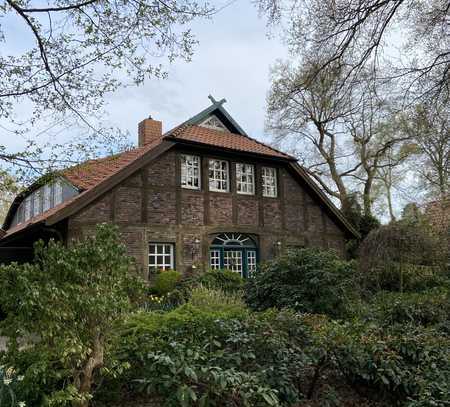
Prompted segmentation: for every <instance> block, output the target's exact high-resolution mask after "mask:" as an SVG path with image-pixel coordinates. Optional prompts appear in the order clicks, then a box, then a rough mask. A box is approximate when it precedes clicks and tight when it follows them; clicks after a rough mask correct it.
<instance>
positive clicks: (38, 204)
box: [32, 189, 42, 216]
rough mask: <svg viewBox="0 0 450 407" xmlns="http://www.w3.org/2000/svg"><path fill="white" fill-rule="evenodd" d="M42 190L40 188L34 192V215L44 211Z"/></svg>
mask: <svg viewBox="0 0 450 407" xmlns="http://www.w3.org/2000/svg"><path fill="white" fill-rule="evenodd" d="M41 194H42V190H41V189H38V190H36V191H34V192H33V194H32V197H33V216H36V215H39V214H40V213H42V201H41Z"/></svg>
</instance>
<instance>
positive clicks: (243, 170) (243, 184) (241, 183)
mask: <svg viewBox="0 0 450 407" xmlns="http://www.w3.org/2000/svg"><path fill="white" fill-rule="evenodd" d="M236 189H237V193H238V194H245V195H253V194H254V193H255V167H254V166H253V165H251V164H242V163H237V164H236Z"/></svg>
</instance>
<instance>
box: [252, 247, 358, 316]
mask: <svg viewBox="0 0 450 407" xmlns="http://www.w3.org/2000/svg"><path fill="white" fill-rule="evenodd" d="M355 277H356V276H355V271H354V267H353V263H350V262H346V261H343V260H341V259H340V258H338V256H337V255H336V254H335V253H334V252H331V251H320V250H317V249H301V250H296V251H289V253H287V254H286V255H284V256H282V257H279V258H277V259H276V260H272V261H270V262H267V263H266V264H263V265H262V266H261V268H260V270H259V271H258V273H256V274H255V276H254V277H253V278H252V279H249V281H248V282H247V284H246V287H245V299H246V302H247V304H248V305H249V306H250V307H251V308H253V309H255V310H265V309H268V308H271V307H276V308H278V309H281V308H292V309H294V310H296V311H301V312H309V313H318V314H327V315H330V316H334V317H343V316H346V315H347V314H348V312H349V310H348V307H347V306H348V303H349V301H350V300H351V299H354V298H355V297H356V296H357V293H358V287H357V284H355V281H354V280H355Z"/></svg>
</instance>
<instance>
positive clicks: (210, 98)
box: [208, 95, 227, 106]
mask: <svg viewBox="0 0 450 407" xmlns="http://www.w3.org/2000/svg"><path fill="white" fill-rule="evenodd" d="M208 99H209V100H210V101H211V102H212V104H213V105H218V106H221V105H223V104H224V103H226V102H227V100H226V99H221V100H219V101H217V100H216V99H214V96H211V95H208Z"/></svg>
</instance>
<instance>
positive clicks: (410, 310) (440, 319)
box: [368, 288, 450, 326]
mask: <svg viewBox="0 0 450 407" xmlns="http://www.w3.org/2000/svg"><path fill="white" fill-rule="evenodd" d="M368 311H369V314H370V315H369V318H374V319H375V320H376V321H377V323H379V324H380V325H382V326H391V325H395V324H413V325H424V326H432V325H440V324H445V323H446V321H450V295H449V291H448V290H446V289H441V288H435V289H430V290H428V291H423V292H420V293H391V292H380V293H379V294H377V295H376V296H375V297H374V299H373V300H372V302H371V303H370V306H369V307H368Z"/></svg>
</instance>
